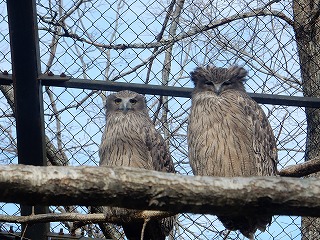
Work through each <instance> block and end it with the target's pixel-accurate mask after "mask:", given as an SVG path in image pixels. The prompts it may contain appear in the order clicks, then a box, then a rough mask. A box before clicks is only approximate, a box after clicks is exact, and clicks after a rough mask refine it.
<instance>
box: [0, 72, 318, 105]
mask: <svg viewBox="0 0 320 240" xmlns="http://www.w3.org/2000/svg"><path fill="white" fill-rule="evenodd" d="M38 80H39V81H41V85H43V86H55V87H65V88H78V89H87V90H102V91H121V90H124V89H127V90H131V91H135V92H138V93H141V94H151V95H161V96H171V97H184V98H190V97H191V93H192V90H193V89H192V88H184V87H172V86H162V85H152V84H137V83H124V82H113V81H104V80H87V79H79V78H71V77H68V76H58V75H56V76H54V75H53V76H48V75H47V74H42V75H40V76H39V78H38ZM10 84H12V75H11V74H7V73H5V74H2V75H1V74H0V85H10ZM249 95H250V97H252V98H253V99H254V100H255V101H257V102H258V103H261V104H272V105H285V106H294V107H309V108H320V98H316V97H297V96H287V95H275V94H262V93H249Z"/></svg>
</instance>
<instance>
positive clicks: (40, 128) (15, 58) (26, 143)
mask: <svg viewBox="0 0 320 240" xmlns="http://www.w3.org/2000/svg"><path fill="white" fill-rule="evenodd" d="M7 10H8V20H9V34H10V48H11V59H12V72H13V74H12V79H13V86H14V100H15V117H16V126H17V146H18V162H19V163H20V164H28V165H35V166H43V165H46V158H45V144H44V143H45V141H44V117H43V106H42V104H43V99H42V88H41V84H40V82H39V81H37V79H38V76H39V73H40V55H39V45H38V42H39V38H38V28H37V13H36V1H35V0H28V1H26V0H14V1H7ZM47 212H48V207H43V206H34V207H32V206H25V205H21V215H30V214H31V213H35V214H37V213H47ZM22 227H23V229H25V230H26V232H25V237H27V238H30V239H37V240H42V239H43V240H45V239H47V237H46V235H47V232H48V231H49V224H46V223H41V224H34V225H32V226H31V225H30V226H22Z"/></svg>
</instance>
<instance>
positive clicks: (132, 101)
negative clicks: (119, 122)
mask: <svg viewBox="0 0 320 240" xmlns="http://www.w3.org/2000/svg"><path fill="white" fill-rule="evenodd" d="M129 102H130V103H131V104H136V103H137V100H136V99H130V100H129Z"/></svg>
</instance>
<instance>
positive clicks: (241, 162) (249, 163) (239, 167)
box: [188, 66, 277, 237]
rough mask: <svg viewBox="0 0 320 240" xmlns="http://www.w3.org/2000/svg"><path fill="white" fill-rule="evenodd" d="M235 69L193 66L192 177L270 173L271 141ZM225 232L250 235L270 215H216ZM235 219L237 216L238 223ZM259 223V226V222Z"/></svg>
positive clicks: (273, 145)
mask: <svg viewBox="0 0 320 240" xmlns="http://www.w3.org/2000/svg"><path fill="white" fill-rule="evenodd" d="M246 75H247V71H246V70H245V69H243V68H241V67H237V66H232V67H230V68H217V67H214V66H208V67H206V68H203V67H198V68H196V69H195V70H194V71H193V72H192V73H191V79H192V81H193V82H194V83H195V89H194V91H193V94H192V107H191V112H190V116H189V125H188V147H189V160H190V165H191V167H192V170H193V173H194V174H195V175H207V176H220V177H237V176H247V177H248V176H270V175H275V174H276V163H277V150H276V142H275V138H274V135H273V132H272V129H271V127H270V124H269V122H268V119H267V117H266V116H265V114H264V112H263V110H262V109H261V107H260V106H259V105H258V104H257V103H256V102H255V101H254V100H252V99H251V98H250V97H249V96H248V95H247V93H246V92H245V89H244V81H245V77H246ZM218 217H219V219H220V220H221V221H222V223H223V224H224V226H225V227H226V228H228V229H230V230H236V229H239V230H240V231H241V232H242V233H243V234H244V235H245V236H247V237H252V236H253V233H254V232H255V231H256V229H261V230H264V229H265V226H266V224H267V223H270V222H271V216H268V215H266V216H261V215H258V216H253V215H250V216H234V217H223V216H218ZM240 219H242V220H241V221H240ZM261 223H262V224H261Z"/></svg>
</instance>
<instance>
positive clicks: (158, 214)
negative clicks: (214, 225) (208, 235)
mask: <svg viewBox="0 0 320 240" xmlns="http://www.w3.org/2000/svg"><path fill="white" fill-rule="evenodd" d="M172 215H174V214H172V213H169V212H162V211H138V212H135V213H134V214H131V215H130V216H128V215H125V216H120V215H117V216H114V215H111V214H110V215H109V216H107V215H105V214H103V213H92V214H80V213H60V214H56V213H49V214H35V215H34V214H33V215H29V216H9V215H0V221H1V222H11V223H40V222H62V221H70V222H74V221H82V222H85V223H86V224H89V223H103V222H110V223H121V222H122V221H123V219H126V218H128V219H129V218H130V221H139V220H140V221H141V220H143V219H146V218H153V219H157V218H164V217H170V216H172ZM123 217H124V218H123Z"/></svg>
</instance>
